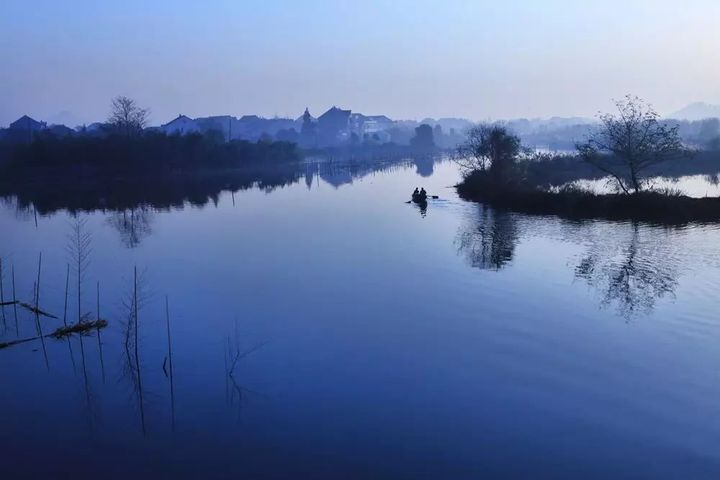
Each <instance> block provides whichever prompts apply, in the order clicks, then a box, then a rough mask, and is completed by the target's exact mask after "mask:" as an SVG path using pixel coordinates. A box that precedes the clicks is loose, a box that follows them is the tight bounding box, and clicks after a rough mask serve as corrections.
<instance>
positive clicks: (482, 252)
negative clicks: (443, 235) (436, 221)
mask: <svg viewBox="0 0 720 480" xmlns="http://www.w3.org/2000/svg"><path fill="white" fill-rule="evenodd" d="M517 242H518V226H517V220H516V218H515V215H514V214H513V213H510V212H505V211H498V210H495V209H493V208H491V207H488V206H487V205H484V204H479V205H478V208H477V210H475V212H474V213H473V214H472V215H470V216H469V217H468V219H467V222H466V223H465V224H464V225H463V226H462V227H461V228H460V230H459V232H458V235H457V238H456V240H455V243H456V246H457V248H458V252H461V253H463V254H464V255H465V257H466V258H467V260H468V263H469V264H470V265H471V266H472V267H474V268H480V269H483V270H500V269H501V268H503V267H504V266H505V265H507V264H509V263H510V262H511V261H512V259H513V255H514V253H515V246H516V245H517Z"/></svg>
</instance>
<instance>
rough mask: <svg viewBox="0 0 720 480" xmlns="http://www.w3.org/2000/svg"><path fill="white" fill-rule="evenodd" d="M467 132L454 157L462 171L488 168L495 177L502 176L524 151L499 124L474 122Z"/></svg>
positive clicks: (516, 139) (517, 141)
mask: <svg viewBox="0 0 720 480" xmlns="http://www.w3.org/2000/svg"><path fill="white" fill-rule="evenodd" d="M467 136H468V138H467V140H466V141H465V142H464V143H463V144H461V145H460V147H458V151H457V154H456V158H455V160H456V162H457V163H458V165H460V168H461V169H462V170H464V171H465V173H471V172H474V171H485V170H489V171H490V173H492V174H493V175H494V176H496V177H498V178H500V177H505V176H506V174H507V173H508V171H509V170H510V169H511V168H512V166H513V165H514V164H515V162H516V160H517V158H518V157H519V156H520V155H521V154H522V153H523V152H524V150H523V147H522V144H521V143H520V139H519V138H518V137H517V136H516V135H513V134H512V133H510V132H509V131H508V130H507V128H506V127H504V126H503V125H497V124H483V125H478V126H476V127H473V128H471V129H470V130H469V131H468V132H467Z"/></svg>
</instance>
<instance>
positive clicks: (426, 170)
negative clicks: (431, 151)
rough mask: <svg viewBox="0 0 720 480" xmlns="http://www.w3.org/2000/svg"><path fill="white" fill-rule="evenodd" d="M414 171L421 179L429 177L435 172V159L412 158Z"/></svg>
mask: <svg viewBox="0 0 720 480" xmlns="http://www.w3.org/2000/svg"><path fill="white" fill-rule="evenodd" d="M413 163H414V164H415V171H416V172H417V174H418V175H420V176H421V177H423V178H426V177H430V176H431V175H432V174H433V172H434V170H435V157H433V156H432V155H426V156H417V157H415V158H413Z"/></svg>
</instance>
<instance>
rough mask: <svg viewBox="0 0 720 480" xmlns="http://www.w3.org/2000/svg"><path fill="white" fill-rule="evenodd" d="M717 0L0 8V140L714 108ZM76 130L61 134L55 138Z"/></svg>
mask: <svg viewBox="0 0 720 480" xmlns="http://www.w3.org/2000/svg"><path fill="white" fill-rule="evenodd" d="M718 22H720V1H718V0H685V1H684V2H681V1H677V0H672V1H670V0H604V1H600V0H585V1H578V0H504V1H485V0H474V1H470V0H468V1H461V0H444V1H441V0H437V1H435V0H388V1H379V0H365V1H357V0H353V1H344V0H302V1H298V0H286V1H280V0H216V1H213V0H208V1H202V2H201V1H180V0H174V1H165V0H153V1H139V0H123V1H112V2H111V1H96V0H92V1H91V0H65V1H61V0H33V1H32V2H27V0H22V1H20V0H2V2H0V126H4V125H7V124H8V123H9V122H11V121H13V120H15V119H16V118H18V117H19V116H21V115H22V114H29V115H31V116H33V117H35V118H37V119H39V120H49V121H53V120H54V121H58V120H59V121H62V122H65V123H69V124H72V123H77V124H79V123H90V122H93V121H98V120H100V121H101V120H104V119H105V118H107V115H108V110H109V104H110V99H111V98H112V97H113V96H116V95H126V96H129V97H131V98H134V99H136V100H137V102H138V103H139V104H140V105H142V106H144V107H147V108H149V109H150V111H151V117H150V119H151V123H153V124H161V123H165V122H167V121H169V120H171V119H172V118H174V117H175V116H177V115H178V114H181V113H182V114H186V115H188V116H191V117H195V116H206V115H220V114H231V115H235V116H240V115H244V114H259V115H262V116H266V117H272V116H275V115H277V116H292V117H296V116H299V115H300V114H301V113H302V112H303V110H304V109H305V107H309V108H310V111H311V113H313V114H315V115H318V114H320V113H322V112H323V111H324V110H326V109H327V108H329V107H331V106H333V105H337V106H339V107H343V108H350V109H352V110H353V111H358V112H362V113H366V114H386V115H388V116H390V117H392V118H396V119H422V118H424V117H435V118H439V117H465V118H469V119H472V120H486V119H509V118H519V117H528V118H535V117H551V116H586V117H591V116H593V115H595V114H596V113H597V112H598V111H606V110H608V109H609V108H610V101H611V99H613V98H621V97H623V96H624V95H626V94H628V93H630V94H634V95H638V96H640V97H642V98H644V99H645V100H647V101H648V102H650V103H651V104H652V105H654V106H655V108H656V109H657V110H658V111H659V112H660V113H669V112H672V111H675V110H678V109H680V108H682V107H684V106H685V105H687V104H688V103H690V102H694V101H705V102H708V103H715V104H720V61H719V60H720V28H718ZM71 126H74V125H71Z"/></svg>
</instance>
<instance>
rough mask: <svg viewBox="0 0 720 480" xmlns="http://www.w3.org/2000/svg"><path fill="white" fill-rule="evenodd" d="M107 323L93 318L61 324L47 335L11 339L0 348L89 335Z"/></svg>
mask: <svg viewBox="0 0 720 480" xmlns="http://www.w3.org/2000/svg"><path fill="white" fill-rule="evenodd" d="M107 325H108V322H107V321H106V320H102V319H100V320H93V321H83V322H81V323H76V324H74V325H68V326H62V327H60V328H58V329H56V330H55V331H54V332H52V333H48V334H47V335H42V336H36V337H30V338H23V339H20V340H13V341H11V342H5V343H0V349H3V348H8V347H12V346H14V345H19V344H21V343H27V342H32V341H33V340H40V339H42V338H54V339H56V340H60V339H63V338H66V337H69V336H70V335H73V334H78V335H90V334H91V333H92V331H93V330H98V331H99V330H100V329H101V328H105V327H107Z"/></svg>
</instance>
